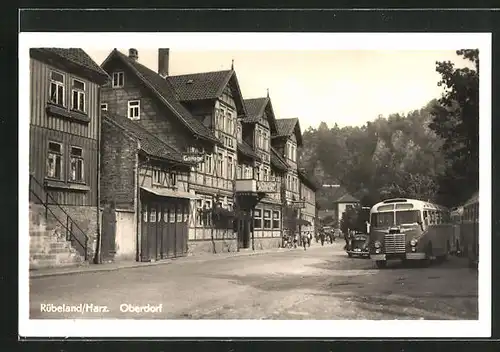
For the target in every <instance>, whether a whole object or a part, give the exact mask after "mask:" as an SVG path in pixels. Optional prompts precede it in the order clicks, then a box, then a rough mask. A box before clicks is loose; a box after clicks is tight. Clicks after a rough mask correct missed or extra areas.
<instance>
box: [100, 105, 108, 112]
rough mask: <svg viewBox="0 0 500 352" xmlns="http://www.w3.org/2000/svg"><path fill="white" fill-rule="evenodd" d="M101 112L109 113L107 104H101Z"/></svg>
mask: <svg viewBox="0 0 500 352" xmlns="http://www.w3.org/2000/svg"><path fill="white" fill-rule="evenodd" d="M101 110H102V111H108V104H107V103H102V104H101Z"/></svg>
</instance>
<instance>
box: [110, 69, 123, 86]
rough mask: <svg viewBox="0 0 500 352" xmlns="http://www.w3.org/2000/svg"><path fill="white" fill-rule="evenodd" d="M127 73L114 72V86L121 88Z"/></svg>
mask: <svg viewBox="0 0 500 352" xmlns="http://www.w3.org/2000/svg"><path fill="white" fill-rule="evenodd" d="M124 81H125V74H124V73H123V72H113V82H112V86H113V88H121V87H123V85H124Z"/></svg>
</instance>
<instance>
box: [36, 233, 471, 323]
mask: <svg viewBox="0 0 500 352" xmlns="http://www.w3.org/2000/svg"><path fill="white" fill-rule="evenodd" d="M30 300H31V306H30V317H31V318H32V319H36V318H65V317H67V318H106V319H111V318H144V319H152V318H155V319H477V316H478V305H477V272H475V271H473V270H471V269H469V268H467V262H466V260H465V259H459V258H455V257H450V259H449V260H448V261H447V262H445V263H442V264H435V265H433V266H432V267H429V268H418V267H402V266H401V265H399V264H398V263H394V264H392V265H391V267H390V268H388V269H384V270H378V269H375V268H374V265H373V263H372V262H371V261H370V260H367V259H355V258H353V259H350V258H348V257H347V255H346V254H345V252H343V251H342V243H340V242H337V243H336V244H334V245H330V244H328V245H325V246H324V247H321V246H320V245H318V244H313V247H311V248H310V249H308V250H307V251H304V250H303V249H294V250H287V249H279V250H277V251H276V253H271V254H263V255H255V256H239V257H228V258H217V259H211V260H207V261H189V260H182V259H181V260H177V261H174V262H172V263H171V264H165V265H156V266H148V267H140V268H129V269H121V270H116V271H103V272H95V273H92V272H90V273H82V274H72V275H61V276H50V277H40V278H33V279H31V282H30ZM80 303H83V304H93V305H94V308H95V306H106V307H107V308H108V310H109V312H97V310H98V309H96V312H94V313H92V312H86V313H80V312H72V313H50V312H41V304H54V305H63V304H64V305H66V306H71V305H78V304H80ZM121 304H132V305H138V306H145V305H148V304H149V305H150V306H153V305H159V304H161V305H162V306H161V308H162V311H161V312H158V313H144V312H143V313H130V312H121V311H120V305H121Z"/></svg>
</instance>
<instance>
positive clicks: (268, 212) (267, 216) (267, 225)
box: [264, 210, 271, 229]
mask: <svg viewBox="0 0 500 352" xmlns="http://www.w3.org/2000/svg"><path fill="white" fill-rule="evenodd" d="M264 228H265V229H270V228H271V210H264Z"/></svg>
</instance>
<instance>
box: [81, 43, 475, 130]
mask: <svg viewBox="0 0 500 352" xmlns="http://www.w3.org/2000/svg"><path fill="white" fill-rule="evenodd" d="M83 49H84V50H85V51H86V52H87V53H88V54H89V55H90V56H91V57H92V58H93V59H94V60H95V61H96V62H97V63H99V64H101V63H102V61H104V59H105V58H106V57H107V55H108V54H109V52H110V51H111V50H112V48H110V49H109V50H100V49H99V50H96V49H95V48H85V47H84V48H83ZM119 50H120V51H122V52H123V53H125V54H128V48H119ZM137 50H138V52H139V62H140V63H142V64H143V65H145V66H147V67H149V68H150V69H152V70H154V71H157V68H158V52H157V50H155V49H151V48H147V49H142V50H141V48H137ZM232 60H234V69H235V71H236V75H237V77H238V81H239V84H240V89H241V91H242V94H243V98H245V99H248V98H258V97H265V96H266V94H267V89H269V95H270V97H271V101H272V104H273V109H274V112H275V115H276V117H277V118H290V117H298V118H299V121H300V125H301V128H302V130H303V131H305V130H306V129H307V128H308V127H314V128H317V127H318V126H319V124H320V123H321V122H322V121H324V122H326V123H327V124H328V125H329V126H330V127H332V126H333V125H334V124H335V123H337V124H338V125H339V126H340V127H343V126H362V125H363V124H365V123H366V122H367V121H372V120H374V119H376V118H377V117H378V116H379V115H383V116H385V117H386V116H388V115H389V114H392V113H408V112H409V111H412V110H416V109H420V108H422V107H423V106H424V105H426V104H427V103H428V102H429V101H430V100H432V99H434V98H439V97H440V96H441V94H442V92H443V89H444V88H443V87H438V85H437V82H438V81H439V79H440V76H439V74H438V73H437V72H436V70H435V68H436V61H447V60H449V61H452V62H454V63H456V65H457V66H464V65H465V64H466V62H464V61H463V60H461V59H460V58H459V57H458V56H457V55H456V52H455V50H418V51H416V50H321V51H319V50H318V51H313V50H307V51H306V50H304V51H299V50H276V51H272V50H258V51H257V50H254V51H251V50H248V51H242V50H237V51H230V50H224V51H222V50H220V51H192V50H189V51H188V50H176V49H175V48H170V68H169V69H170V75H179V74H186V73H195V72H207V71H217V70H228V69H230V68H231V62H232Z"/></svg>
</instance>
